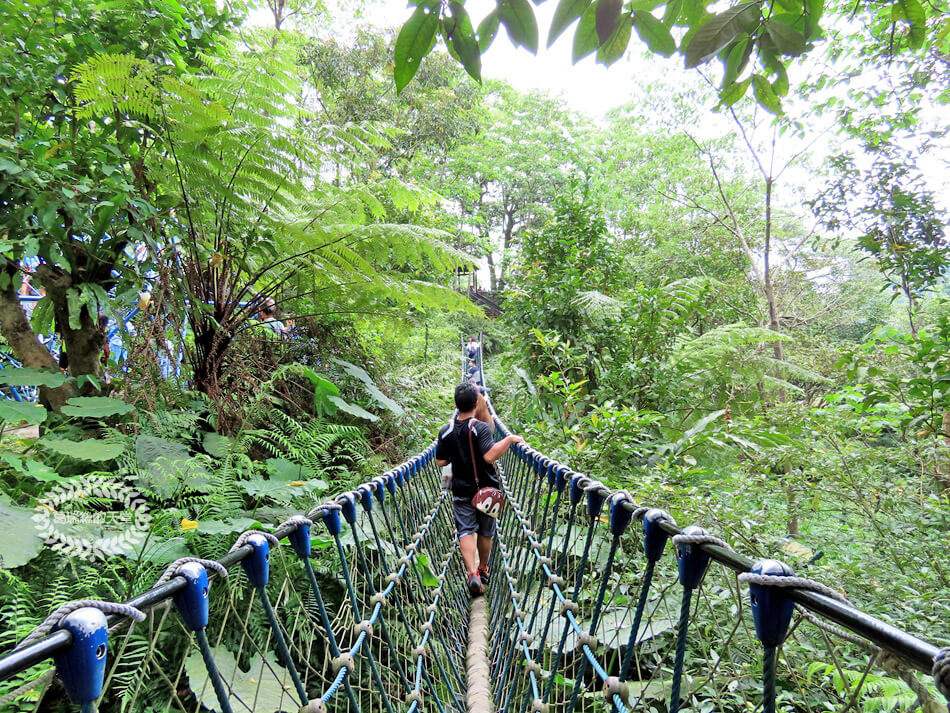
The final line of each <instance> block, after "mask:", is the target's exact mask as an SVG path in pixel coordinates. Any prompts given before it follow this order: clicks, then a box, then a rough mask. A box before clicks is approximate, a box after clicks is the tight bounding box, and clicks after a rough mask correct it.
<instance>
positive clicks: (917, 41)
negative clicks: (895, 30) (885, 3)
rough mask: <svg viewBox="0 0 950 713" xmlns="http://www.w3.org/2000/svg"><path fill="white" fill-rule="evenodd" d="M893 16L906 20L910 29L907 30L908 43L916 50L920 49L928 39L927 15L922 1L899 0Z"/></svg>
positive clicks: (895, 5)
mask: <svg viewBox="0 0 950 713" xmlns="http://www.w3.org/2000/svg"><path fill="white" fill-rule="evenodd" d="M893 8H894V11H893V14H894V15H895V16H897V17H898V18H900V19H903V20H906V21H907V23H908V24H909V25H910V27H909V28H908V30H907V41H908V43H909V44H910V46H911V47H913V48H914V49H920V48H921V47H923V45H924V40H925V39H926V38H927V13H926V12H925V11H924V7H923V5H921V4H920V0H898V2H897V3H895V4H894V6H893Z"/></svg>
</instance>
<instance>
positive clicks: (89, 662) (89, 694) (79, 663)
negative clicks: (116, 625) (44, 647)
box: [53, 607, 109, 704]
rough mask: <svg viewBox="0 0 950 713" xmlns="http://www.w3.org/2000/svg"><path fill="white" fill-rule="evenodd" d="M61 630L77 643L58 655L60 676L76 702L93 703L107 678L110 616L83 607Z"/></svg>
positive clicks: (69, 616)
mask: <svg viewBox="0 0 950 713" xmlns="http://www.w3.org/2000/svg"><path fill="white" fill-rule="evenodd" d="M57 628H59V629H66V630H67V631H68V632H69V633H70V634H72V636H73V642H72V644H70V646H69V648H68V649H66V650H65V651H61V652H59V653H57V654H54V656H53V661H54V662H55V663H56V673H57V674H59V678H60V680H61V681H62V682H63V688H65V689H66V693H67V694H68V695H69V697H70V698H71V699H72V700H73V701H75V702H76V703H80V704H82V703H92V702H93V701H95V700H96V699H97V698H98V697H99V696H100V695H101V694H102V684H103V682H104V681H105V675H106V652H107V651H108V650H109V631H108V625H107V622H106V615H105V614H103V613H102V612H101V611H99V610H98V609H94V608H93V607H83V608H82V609H77V610H76V611H74V612H72V613H71V614H69V615H68V616H67V617H66V618H65V619H63V620H62V621H61V622H60V623H59V626H58V627H57Z"/></svg>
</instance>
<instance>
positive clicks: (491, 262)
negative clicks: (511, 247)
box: [487, 251, 498, 292]
mask: <svg viewBox="0 0 950 713" xmlns="http://www.w3.org/2000/svg"><path fill="white" fill-rule="evenodd" d="M487 260H488V277H489V279H490V280H491V291H492V292H494V291H495V290H497V289H498V277H497V276H496V275H495V257H494V256H493V255H492V253H491V251H489V252H488V255H487Z"/></svg>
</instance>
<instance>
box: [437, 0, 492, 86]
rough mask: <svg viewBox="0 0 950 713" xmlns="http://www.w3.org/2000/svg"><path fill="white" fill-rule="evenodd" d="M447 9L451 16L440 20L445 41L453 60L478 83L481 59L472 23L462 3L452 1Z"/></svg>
mask: <svg viewBox="0 0 950 713" xmlns="http://www.w3.org/2000/svg"><path fill="white" fill-rule="evenodd" d="M449 8H450V10H451V11H452V12H451V14H450V15H448V16H447V17H444V18H442V29H443V32H444V34H445V38H446V41H447V42H448V45H449V48H450V50H451V51H452V53H453V54H454V55H455V58H456V59H458V60H459V62H461V63H462V66H463V67H465V71H466V72H468V73H469V75H471V77H472V78H473V79H475V80H477V81H479V82H480V81H481V80H482V57H481V51H480V49H479V45H478V39H477V38H476V36H475V29H474V28H473V27H472V21H471V19H470V18H469V16H468V13H467V12H466V11H465V6H464V5H462V3H460V2H455V1H454V0H453V2H450V3H449Z"/></svg>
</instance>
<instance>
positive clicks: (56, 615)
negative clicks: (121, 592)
mask: <svg viewBox="0 0 950 713" xmlns="http://www.w3.org/2000/svg"><path fill="white" fill-rule="evenodd" d="M86 607H91V608H93V609H98V610H99V611H101V612H102V613H103V614H118V615H120V616H123V617H126V618H128V619H132V620H133V621H136V622H138V621H144V620H145V612H143V611H141V610H140V609H136V608H135V607H133V606H129V605H128V604H122V603H120V602H101V601H98V600H95V599H79V600H77V601H74V602H67V603H66V604H63V605H62V606H61V607H58V608H57V609H56V610H55V611H53V612H52V613H51V614H50V615H49V616H48V617H46V618H45V619H44V620H43V622H42V623H41V624H40V625H39V626H38V627H36V628H35V629H33V631H31V632H30V633H29V634H27V635H26V637H25V638H24V639H23V640H22V641H21V642H20V643H19V644H17V645H16V646H15V647H14V649H13V650H14V651H18V650H19V649H22V648H24V647H25V646H28V645H29V644H31V643H33V642H34V641H36V640H37V639H41V638H43V637H44V636H46V635H47V634H48V633H50V632H51V631H52V630H53V629H55V628H56V627H57V626H58V625H59V623H60V622H61V621H62V620H63V619H65V618H66V617H67V616H69V615H70V614H72V613H73V612H74V611H77V610H79V609H85V608H86Z"/></svg>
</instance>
